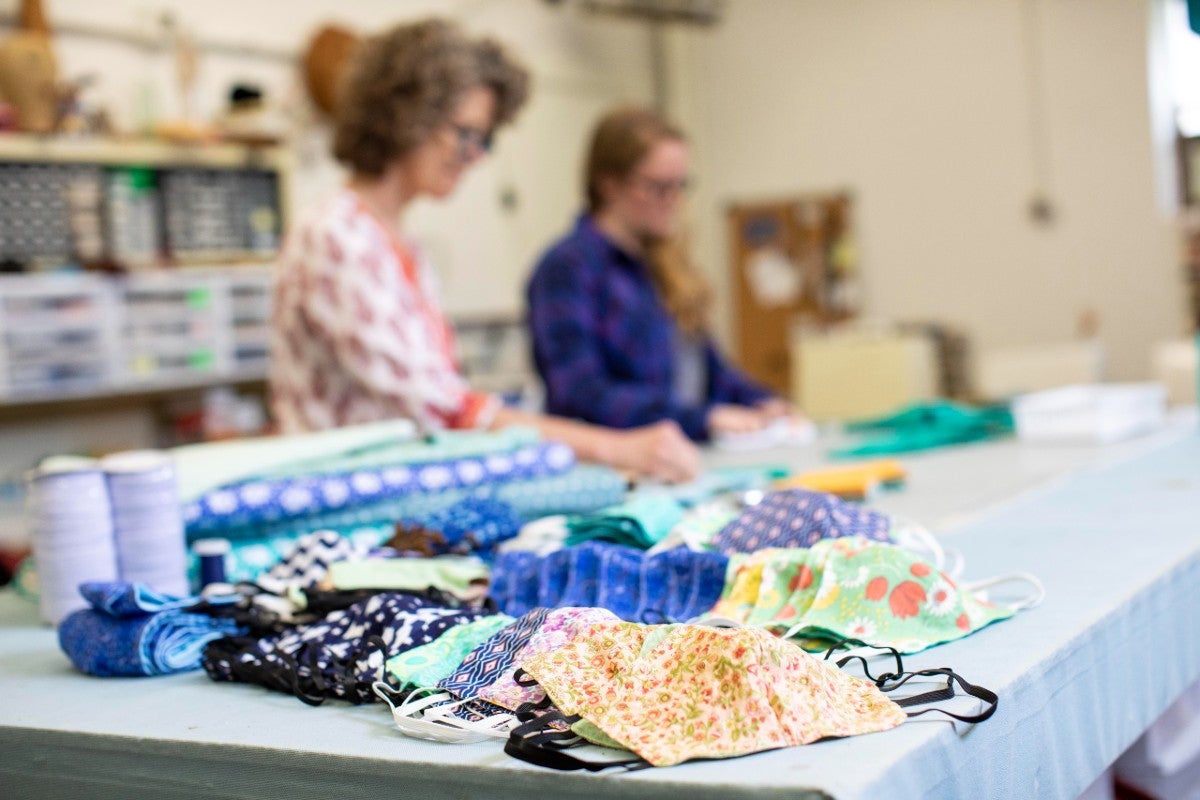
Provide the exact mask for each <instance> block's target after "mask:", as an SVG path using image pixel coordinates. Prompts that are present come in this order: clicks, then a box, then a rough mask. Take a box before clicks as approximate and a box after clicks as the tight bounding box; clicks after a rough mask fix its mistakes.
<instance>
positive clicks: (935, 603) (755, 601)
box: [712, 537, 1042, 653]
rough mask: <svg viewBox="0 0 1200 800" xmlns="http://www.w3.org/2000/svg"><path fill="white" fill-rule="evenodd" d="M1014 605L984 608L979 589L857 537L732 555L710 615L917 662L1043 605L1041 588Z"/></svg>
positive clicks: (1019, 577)
mask: <svg viewBox="0 0 1200 800" xmlns="http://www.w3.org/2000/svg"><path fill="white" fill-rule="evenodd" d="M1008 580H1012V581H1023V582H1026V583H1029V584H1031V585H1032V586H1033V587H1034V593H1033V594H1032V595H1031V596H1030V597H1029V598H1027V599H1026V600H1024V601H1022V602H1017V603H1011V604H1003V605H1002V604H998V603H991V602H988V601H987V599H986V595H984V594H983V592H982V591H980V590H981V589H982V588H983V584H966V585H959V584H956V583H955V581H954V580H953V579H952V578H950V577H949V576H948V575H946V574H945V573H944V572H941V571H939V570H937V569H936V568H935V567H933V566H932V565H930V564H929V562H927V561H925V560H924V559H923V558H922V557H921V556H919V555H917V554H915V553H913V552H911V551H909V550H907V549H905V548H902V547H898V546H895V545H890V544H884V543H880V542H875V541H871V540H869V539H866V538H864V537H847V538H841V539H828V540H824V541H820V542H817V543H816V544H815V545H813V546H812V547H810V548H807V549H768V550H760V551H758V552H756V553H753V554H750V555H738V556H734V557H733V559H731V560H730V564H729V570H728V572H727V573H726V583H725V590H724V592H723V593H722V595H721V600H720V601H718V603H717V605H716V606H715V607H714V608H713V611H712V613H713V614H714V615H716V616H721V617H727V618H729V619H733V620H735V621H737V622H742V623H745V624H747V625H753V626H761V627H764V628H766V629H768V630H771V631H774V632H776V633H780V634H782V635H783V636H784V638H790V637H793V636H794V637H797V638H798V640H799V643H800V644H801V646H803V647H805V648H806V649H811V650H822V649H824V648H826V647H828V646H829V645H830V643H831V642H836V641H841V640H843V639H857V640H861V641H864V642H867V643H870V644H872V645H877V646H886V647H894V648H896V649H897V650H899V651H900V652H902V653H915V652H918V651H920V650H924V649H925V648H928V647H932V646H934V645H936V644H941V643H942V642H948V641H951V640H954V639H959V638H962V637H963V636H966V635H967V634H969V633H972V632H974V631H977V630H979V629H980V628H982V627H984V626H986V625H990V624H991V623H993V622H996V621H998V620H1002V619H1007V618H1008V617H1011V616H1012V615H1013V614H1015V613H1016V612H1017V611H1019V610H1021V609H1022V608H1028V607H1030V606H1032V605H1036V603H1037V602H1039V601H1040V600H1041V591H1042V590H1041V585H1040V583H1038V581H1037V579H1036V578H1034V577H1032V576H1030V575H1026V574H1024V573H1019V574H1015V575H1013V576H1009V577H1006V578H1003V579H993V580H992V581H988V582H987V584H988V585H991V584H994V583H998V582H1002V581H1008Z"/></svg>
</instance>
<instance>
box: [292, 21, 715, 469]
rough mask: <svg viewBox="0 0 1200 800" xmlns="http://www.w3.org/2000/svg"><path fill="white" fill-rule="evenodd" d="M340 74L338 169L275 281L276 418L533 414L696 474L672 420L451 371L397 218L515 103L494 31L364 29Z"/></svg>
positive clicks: (438, 421) (618, 461)
mask: <svg viewBox="0 0 1200 800" xmlns="http://www.w3.org/2000/svg"><path fill="white" fill-rule="evenodd" d="M345 77H346V80H345V82H344V83H343V84H342V92H341V95H340V97H339V102H338V108H337V113H336V115H335V126H334V136H333V153H334V155H335V156H336V157H337V159H338V160H339V161H340V162H342V163H343V164H344V165H345V166H346V167H348V169H349V179H348V181H347V183H346V185H345V186H344V187H343V188H342V189H341V190H339V191H338V192H337V193H336V194H334V195H333V196H332V197H331V198H330V199H329V200H328V201H326V202H324V203H323V204H321V205H319V206H318V207H317V208H315V209H313V210H312V211H311V213H309V214H307V215H306V216H305V218H304V219H303V220H302V221H300V223H299V224H298V225H297V226H296V227H295V228H294V229H293V230H291V231H290V232H289V234H288V239H287V242H286V244H285V246H284V250H283V254H282V256H281V264H280V274H279V279H278V283H277V286H276V290H275V306H274V310H273V320H272V329H273V336H272V350H271V370H270V385H271V394H272V407H273V410H274V412H275V416H276V419H277V420H278V421H279V424H280V426H281V428H282V429H283V431H284V432H293V431H308V430H315V429H323V428H330V427H336V426H341V425H350V424H355V423H363V422H371V421H376V420H381V419H387V418H393V417H406V418H409V419H412V420H414V421H415V422H416V423H417V425H418V426H419V427H420V428H421V429H422V430H436V429H443V428H499V427H504V426H507V425H513V424H523V425H533V426H535V427H537V428H538V429H540V430H541V432H542V434H543V435H544V436H546V437H548V438H554V439H558V440H561V441H565V442H567V443H568V444H570V445H572V446H573V447H574V448H575V450H576V452H577V453H578V454H579V456H580V457H581V458H583V459H585V460H593V461H600V462H604V463H608V464H612V465H614V466H617V467H620V468H626V469H629V470H632V471H636V472H641V473H646V474H650V475H653V476H655V477H658V478H662V479H666V480H685V479H688V478H691V477H692V476H694V475H695V474H696V472H697V470H698V466H699V460H698V455H697V453H696V451H695V448H694V447H693V446H692V445H691V443H690V442H688V440H687V439H686V437H684V436H683V435H682V434H681V433H680V432H679V431H678V429H677V428H675V427H674V426H672V425H665V424H664V425H649V426H642V427H640V428H638V429H636V430H629V431H625V430H622V431H613V430H607V429H604V428H599V427H596V426H593V425H586V424H582V423H579V422H575V421H571V420H565V419H553V418H549V417H543V416H538V415H530V414H525V413H522V412H519V411H516V410H514V409H508V408H505V407H503V406H502V404H501V403H500V401H499V399H498V398H496V397H495V396H492V395H488V394H484V393H480V392H475V391H472V390H471V388H470V387H469V386H468V385H467V383H466V382H465V381H464V379H463V377H462V375H461V374H460V372H459V370H458V365H457V361H456V358H455V353H454V339H453V333H452V331H451V328H450V326H449V324H448V322H447V320H446V317H445V315H444V314H443V312H442V309H441V304H440V301H439V299H438V293H437V288H436V286H435V279H434V274H433V270H432V268H431V266H430V264H429V263H428V262H427V261H426V259H425V257H424V255H423V254H422V252H421V250H420V248H419V247H418V246H417V245H416V243H414V242H413V241H412V240H411V239H409V238H408V237H407V236H405V234H404V232H403V231H402V229H401V227H400V220H401V218H402V215H403V213H404V211H405V209H406V208H408V207H409V205H410V203H412V201H413V200H416V199H417V198H419V197H431V198H444V197H446V196H447V195H449V194H450V193H451V192H452V191H453V190H454V188H455V187H456V186H457V184H458V182H459V180H460V179H461V178H462V176H463V173H464V172H465V171H466V170H467V169H469V168H470V167H471V166H472V165H474V164H476V163H477V162H478V161H479V160H480V158H482V157H483V155H484V154H485V153H486V152H487V150H488V147H489V146H490V144H491V140H492V134H493V132H494V131H495V130H496V129H497V128H499V127H501V126H503V125H505V124H507V123H509V122H510V121H511V120H512V119H513V117H514V116H515V115H516V113H517V111H518V110H519V109H520V107H521V106H522V105H523V104H524V102H525V98H526V94H527V92H528V83H529V79H528V75H527V73H526V71H525V70H524V68H522V67H521V66H520V65H519V64H517V63H516V62H514V61H513V60H512V59H511V58H510V57H509V55H508V54H507V53H506V52H505V51H504V50H503V49H502V48H501V47H500V46H499V45H498V44H496V43H495V42H493V41H491V40H487V39H472V38H470V37H468V36H466V35H465V34H464V33H463V32H462V31H461V30H460V29H459V28H458V27H457V26H455V25H453V24H452V23H449V22H445V21H442V20H429V21H424V22H419V23H415V24H407V25H400V26H397V27H395V28H392V29H391V30H389V31H387V32H385V33H383V34H381V35H379V36H376V37H374V38H371V39H368V40H366V41H365V42H363V43H362V44H361V45H360V46H359V47H358V50H357V52H356V54H355V57H354V59H353V63H352V64H351V65H350V67H349V69H348V73H347V75H346V76H345Z"/></svg>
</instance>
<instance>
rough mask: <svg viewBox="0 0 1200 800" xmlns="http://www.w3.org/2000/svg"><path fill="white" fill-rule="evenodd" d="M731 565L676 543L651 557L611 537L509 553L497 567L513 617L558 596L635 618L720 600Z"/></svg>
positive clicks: (665, 615) (677, 616) (503, 605)
mask: <svg viewBox="0 0 1200 800" xmlns="http://www.w3.org/2000/svg"><path fill="white" fill-rule="evenodd" d="M728 563H729V559H728V558H726V557H725V556H724V555H722V554H721V553H715V552H698V551H694V550H689V549H687V548H685V547H676V548H673V549H671V550H666V551H663V552H661V553H655V554H654V555H647V554H646V553H645V552H644V551H642V550H638V549H636V548H630V547H623V546H621V545H615V544H609V543H607V542H588V543H586V544H582V545H579V546H577V547H567V548H564V549H562V550H557V551H555V552H553V553H549V554H547V555H546V556H540V557H539V556H536V555H534V554H532V553H529V552H521V551H514V552H506V553H501V554H500V555H499V556H497V557H496V562H495V564H494V565H493V567H492V587H493V591H492V598H493V599H494V600H495V601H496V604H497V606H499V608H500V609H501V610H502V611H503V612H504V613H506V614H510V615H513V616H516V615H518V614H520V613H524V612H526V611H528V607H529V604H530V603H531V602H532V598H534V597H537V598H538V599H550V600H553V601H554V602H553V603H552V604H551V606H552V607H555V608H562V607H565V606H592V607H599V608H606V609H608V610H609V611H612V612H613V613H614V614H616V615H617V616H619V617H621V618H622V619H624V620H628V621H631V622H644V621H649V622H658V621H661V620H663V619H667V620H674V621H685V620H689V619H691V618H693V617H696V616H699V615H701V614H704V613H706V612H708V611H709V610H710V609H711V608H712V607H713V606H714V605H716V602H717V600H718V599H719V598H720V597H721V590H722V588H723V587H724V585H725V569H726V566H727V565H728ZM560 587H561V588H560Z"/></svg>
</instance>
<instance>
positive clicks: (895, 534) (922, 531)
mask: <svg viewBox="0 0 1200 800" xmlns="http://www.w3.org/2000/svg"><path fill="white" fill-rule="evenodd" d="M892 521H893V523H895V524H896V527H895V528H894V529H893V530H892V541H893V542H895V543H896V544H897V545H899V546H900V547H903V548H904V549H905V550H912V551H913V552H916V553H919V554H921V555H924V556H927V557H928V558H929V560H930V561H932V562H933V565H934V566H935V567H937V568H938V569H939V570H941V571H943V572H946V569H945V565H946V553H945V551H944V550H943V549H942V545H941V543H939V542H938V540H937V537H936V536H934V535H933V534H932V533H931V532H930V531H929V529H928V528H926V527H924V526H921V525H918V524H916V523H915V522H909V521H908V520H904V519H898V518H895V517H893V518H892ZM951 577H953V576H951Z"/></svg>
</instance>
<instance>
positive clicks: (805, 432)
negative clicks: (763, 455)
mask: <svg viewBox="0 0 1200 800" xmlns="http://www.w3.org/2000/svg"><path fill="white" fill-rule="evenodd" d="M816 440H817V426H816V425H815V424H814V423H813V422H812V420H807V419H806V420H799V421H797V420H794V419H788V418H786V417H781V418H780V419H777V420H775V421H774V422H772V423H771V424H769V425H767V426H766V427H765V428H763V429H762V430H757V431H753V432H751V433H725V434H718V435H717V436H716V437H715V438H714V439H713V445H714V446H715V447H717V449H719V450H726V451H729V452H747V451H751V450H770V449H772V448H776V447H803V446H804V445H809V444H812V443H813V442H815V441H816Z"/></svg>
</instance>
